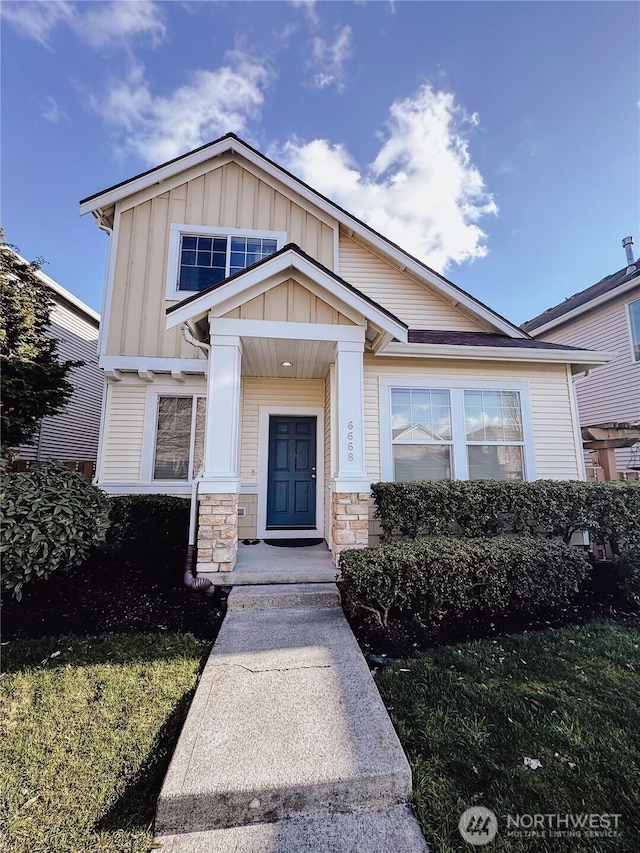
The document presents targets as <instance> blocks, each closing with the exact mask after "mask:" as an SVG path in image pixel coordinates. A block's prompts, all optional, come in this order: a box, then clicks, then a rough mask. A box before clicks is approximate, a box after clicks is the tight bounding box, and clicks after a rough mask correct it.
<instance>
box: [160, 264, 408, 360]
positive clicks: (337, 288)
mask: <svg viewBox="0 0 640 853" xmlns="http://www.w3.org/2000/svg"><path fill="white" fill-rule="evenodd" d="M290 269H292V270H293V269H295V270H297V271H298V272H300V273H302V274H303V275H306V276H307V277H308V278H309V279H311V281H314V282H316V284H318V285H320V286H321V287H322V288H323V289H324V290H326V291H327V292H328V293H330V294H331V295H332V296H334V297H336V298H337V299H339V300H340V301H341V302H344V303H345V304H346V305H348V306H349V307H350V308H353V309H355V310H356V311H358V312H359V313H360V314H362V315H363V316H364V317H366V318H367V320H369V321H370V322H372V323H375V325H376V326H379V327H380V328H381V329H382V330H383V331H385V332H388V333H389V334H391V335H393V336H394V337H396V338H398V340H400V341H402V342H404V343H406V342H407V335H408V330H407V327H406V325H405V324H404V323H403V322H402V321H401V320H398V319H397V318H394V317H392V316H389V315H388V314H387V313H386V312H385V311H383V310H382V309H381V308H378V307H377V306H376V305H375V304H372V303H371V302H369V301H368V300H367V299H365V298H364V297H363V296H360V295H359V294H358V293H356V292H354V291H352V290H350V289H349V288H347V287H345V286H344V285H343V284H341V283H340V282H339V281H336V279H335V278H334V277H333V275H331V274H330V273H327V272H325V271H324V270H322V269H320V268H319V267H318V266H316V264H314V263H312V262H311V261H309V260H307V259H306V258H304V257H302V256H301V255H300V254H299V253H298V252H297V251H295V249H290V250H289V251H286V252H282V253H281V254H279V255H277V256H273V257H271V258H268V259H266V260H264V261H263V262H262V263H261V264H260V266H259V267H257V268H254V269H249V270H248V271H247V272H245V273H242V274H241V275H238V276H237V277H236V278H234V279H233V280H232V281H229V282H227V283H226V284H223V285H221V286H220V287H218V288H215V289H214V290H210V291H208V292H205V293H203V294H202V296H199V297H198V298H196V299H192V300H191V301H190V302H188V303H187V304H186V305H180V306H179V307H178V308H177V309H176V310H175V311H172V312H171V313H170V314H169V315H168V316H167V329H172V328H174V327H175V326H179V325H181V324H182V323H185V322H187V321H189V320H191V321H197V320H199V319H202V318H204V317H206V316H207V314H208V313H209V312H211V311H213V310H215V309H216V308H217V307H218V306H219V305H221V304H223V303H225V302H226V301H227V300H228V299H230V298H231V297H233V296H236V295H240V294H242V293H245V292H246V291H247V290H248V289H249V288H250V287H252V286H253V285H255V284H261V283H262V282H264V281H265V280H266V279H268V278H269V277H271V276H274V275H277V274H279V273H282V272H284V271H287V270H290ZM262 322H264V321H262ZM335 328H345V327H344V326H336V327H335ZM346 328H348V327H346Z"/></svg>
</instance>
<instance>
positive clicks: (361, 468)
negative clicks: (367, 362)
mask: <svg viewBox="0 0 640 853" xmlns="http://www.w3.org/2000/svg"><path fill="white" fill-rule="evenodd" d="M363 356H364V343H355V342H352V341H338V342H337V344H336V368H335V378H336V386H337V387H336V395H335V400H336V403H337V410H338V411H337V417H336V419H335V424H336V435H335V447H336V451H337V452H336V457H337V458H336V470H335V472H334V482H333V489H334V491H335V492H365V491H366V492H368V491H369V485H370V480H369V478H368V476H367V472H366V470H365V456H364V364H363Z"/></svg>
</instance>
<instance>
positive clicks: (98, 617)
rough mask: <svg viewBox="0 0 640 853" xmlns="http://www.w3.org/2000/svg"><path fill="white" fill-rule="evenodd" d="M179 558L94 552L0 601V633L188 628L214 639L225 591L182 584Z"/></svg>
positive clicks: (7, 636)
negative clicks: (134, 558)
mask: <svg viewBox="0 0 640 853" xmlns="http://www.w3.org/2000/svg"><path fill="white" fill-rule="evenodd" d="M182 568H183V566H182V564H181V563H180V562H178V561H175V562H174V563H172V564H170V565H161V564H157V563H156V564H151V563H149V562H144V561H138V562H135V563H132V564H127V563H125V562H116V561H113V560H109V559H107V558H106V557H102V558H100V557H94V558H92V559H90V560H88V561H87V562H86V563H84V564H83V565H82V566H78V567H76V568H73V569H69V570H66V571H58V572H56V573H55V574H54V575H52V576H51V577H50V578H49V580H47V581H40V582H37V581H36V582H35V583H33V584H32V585H30V586H27V587H25V588H24V590H23V598H22V601H21V602H17V601H15V600H14V599H12V598H11V597H10V596H8V595H6V594H5V595H4V596H3V602H2V639H3V640H4V641H7V640H11V639H18V638H21V639H27V638H29V639H36V638H40V637H48V636H56V635H63V634H65V635H68V634H76V635H79V636H93V635H96V634H151V633H157V632H165V631H166V632H167V633H180V634H186V633H189V634H193V635H194V636H195V637H198V638H200V639H205V640H213V639H214V638H215V636H216V635H217V633H218V630H219V628H220V625H221V624H222V619H223V618H224V610H225V598H226V596H225V595H224V594H223V593H221V592H220V591H219V590H217V591H216V593H215V595H212V596H206V595H203V594H202V593H201V592H196V591H192V590H189V589H187V588H186V587H184V586H183V584H182Z"/></svg>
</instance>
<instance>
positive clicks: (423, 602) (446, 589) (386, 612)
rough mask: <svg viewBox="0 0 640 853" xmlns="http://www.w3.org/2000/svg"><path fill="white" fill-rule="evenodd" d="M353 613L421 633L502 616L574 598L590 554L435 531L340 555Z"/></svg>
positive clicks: (544, 543)
mask: <svg viewBox="0 0 640 853" xmlns="http://www.w3.org/2000/svg"><path fill="white" fill-rule="evenodd" d="M340 570H341V572H342V592H343V596H344V598H345V600H346V603H347V607H348V609H349V610H350V611H351V612H355V611H357V610H364V611H366V612H367V613H369V614H372V616H373V618H374V619H375V621H376V623H377V624H378V625H379V626H380V627H382V628H384V629H393V628H394V627H400V628H406V627H407V626H408V625H410V624H413V625H414V627H417V628H419V629H420V631H421V632H422V633H426V634H427V635H428V634H432V635H433V634H434V633H437V632H438V630H439V629H440V627H441V626H443V625H445V623H446V624H448V625H451V624H454V623H456V622H459V623H460V624H463V623H464V621H465V620H467V619H468V618H470V615H471V614H473V615H474V617H478V616H480V617H496V616H499V615H505V614H516V613H523V612H527V611H530V610H536V609H544V610H553V609H558V608H561V607H563V606H565V605H566V604H568V603H569V602H570V601H571V599H572V598H573V596H574V594H575V593H576V592H577V590H578V587H579V584H580V583H581V582H582V581H583V580H584V578H585V577H586V574H587V572H588V570H589V561H588V559H587V556H586V554H585V553H584V551H582V550H581V549H579V548H576V547H574V546H570V545H565V544H564V543H562V542H557V541H552V540H547V539H535V538H532V537H517V536H495V537H492V538H486V537H485V538H478V539H463V538H459V537H452V536H432V537H426V538H423V539H417V540H415V541H413V542H409V541H401V542H390V543H386V544H382V545H376V546H373V547H371V548H363V549H360V550H356V549H354V550H349V551H344V552H343V553H342V554H341V556H340Z"/></svg>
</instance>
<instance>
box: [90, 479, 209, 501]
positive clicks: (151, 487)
mask: <svg viewBox="0 0 640 853" xmlns="http://www.w3.org/2000/svg"><path fill="white" fill-rule="evenodd" d="M97 485H98V488H99V489H102V491H103V492H106V494H108V495H185V497H189V496H190V495H191V491H192V484H191V483H185V482H184V480H163V481H162V483H160V482H156V483H98V484H97Z"/></svg>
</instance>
